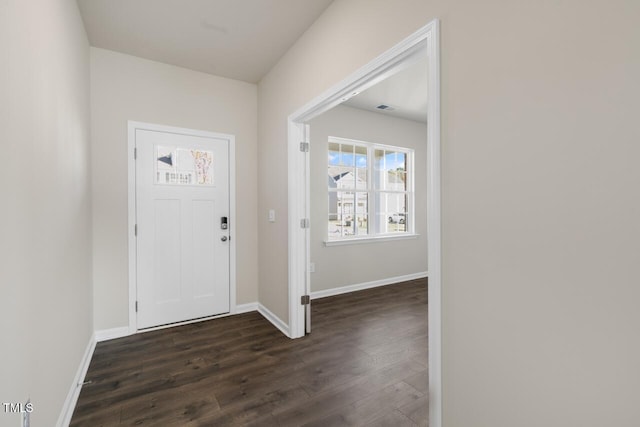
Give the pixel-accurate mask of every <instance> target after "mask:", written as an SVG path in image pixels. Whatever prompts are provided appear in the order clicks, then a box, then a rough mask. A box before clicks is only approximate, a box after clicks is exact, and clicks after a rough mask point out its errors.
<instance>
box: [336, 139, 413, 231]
mask: <svg viewBox="0 0 640 427" xmlns="http://www.w3.org/2000/svg"><path fill="white" fill-rule="evenodd" d="M327 179H328V193H329V218H328V241H337V240H349V239H363V238H368V237H376V238H377V237H385V236H389V237H391V236H398V235H403V234H411V233H413V203H414V202H413V199H414V192H413V150H411V149H408V148H402V147H395V146H391V145H381V144H374V143H369V142H364V141H355V140H350V139H344V138H337V137H329V150H328V176H327Z"/></svg>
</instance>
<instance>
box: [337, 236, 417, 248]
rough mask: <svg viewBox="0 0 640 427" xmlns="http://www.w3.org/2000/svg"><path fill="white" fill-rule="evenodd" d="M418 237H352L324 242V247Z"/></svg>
mask: <svg viewBox="0 0 640 427" xmlns="http://www.w3.org/2000/svg"><path fill="white" fill-rule="evenodd" d="M418 237H420V235H419V234H397V235H394V234H392V235H389V234H383V235H378V236H374V237H354V238H351V239H341V240H325V241H324V245H325V246H343V245H358V244H362V243H383V242H392V241H394V240H407V239H417V238H418Z"/></svg>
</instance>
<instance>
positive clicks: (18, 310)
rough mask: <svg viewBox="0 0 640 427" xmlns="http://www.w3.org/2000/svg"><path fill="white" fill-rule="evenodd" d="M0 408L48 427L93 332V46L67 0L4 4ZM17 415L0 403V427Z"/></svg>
mask: <svg viewBox="0 0 640 427" xmlns="http://www.w3.org/2000/svg"><path fill="white" fill-rule="evenodd" d="M0 153H1V156H0V158H1V159H2V161H1V166H0V195H2V207H1V208H0V326H1V331H2V332H1V334H2V337H1V339H0V402H12V403H18V402H22V403H24V402H25V401H26V400H27V398H29V397H30V398H31V402H32V403H33V408H34V412H33V413H32V416H31V425H38V426H53V425H55V423H56V421H57V420H58V417H59V415H60V413H61V410H62V406H63V403H64V401H65V398H66V397H67V394H68V393H69V390H70V389H71V387H72V382H73V378H74V376H75V374H76V371H77V369H78V366H79V365H80V361H81V359H82V356H83V354H84V352H85V349H86V348H87V345H88V344H89V341H90V339H91V336H92V333H93V315H92V293H91V193H90V158H89V156H90V146H89V44H88V41H87V37H86V34H85V31H84V27H83V24H82V21H81V19H80V15H79V13H78V9H77V6H76V2H75V1H73V0H57V1H36V2H25V1H22V0H3V1H1V2H0ZM19 425H20V416H19V415H18V414H8V413H5V411H4V406H2V407H0V426H12V427H17V426H19Z"/></svg>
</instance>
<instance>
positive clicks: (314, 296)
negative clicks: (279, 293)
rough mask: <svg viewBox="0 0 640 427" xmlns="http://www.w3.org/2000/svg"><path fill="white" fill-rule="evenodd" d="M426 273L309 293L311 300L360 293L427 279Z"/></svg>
mask: <svg viewBox="0 0 640 427" xmlns="http://www.w3.org/2000/svg"><path fill="white" fill-rule="evenodd" d="M427 276H428V274H427V272H426V271H421V272H420V273H413V274H406V275H404V276H397V277H389V278H387V279H381V280H374V281H372V282H365V283H359V284H356V285H349V286H341V287H339V288H332V289H324V290H321V291H315V292H311V299H318V298H325V297H331V296H334V295H340V294H346V293H349V292H355V291H362V290H364V289H371V288H377V287H378V286H386V285H393V284H394V283H399V282H406V281H408V280H415V279H422V278H423V277H427Z"/></svg>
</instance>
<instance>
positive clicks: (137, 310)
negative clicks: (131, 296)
mask: <svg viewBox="0 0 640 427" xmlns="http://www.w3.org/2000/svg"><path fill="white" fill-rule="evenodd" d="M137 312H138V301H136V313H137Z"/></svg>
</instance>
